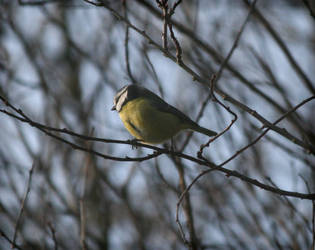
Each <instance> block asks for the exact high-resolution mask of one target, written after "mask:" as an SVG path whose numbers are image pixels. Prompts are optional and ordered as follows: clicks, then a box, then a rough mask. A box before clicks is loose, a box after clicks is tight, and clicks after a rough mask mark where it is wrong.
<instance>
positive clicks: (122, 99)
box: [116, 91, 128, 112]
mask: <svg viewBox="0 0 315 250" xmlns="http://www.w3.org/2000/svg"><path fill="white" fill-rule="evenodd" d="M127 95H128V91H125V92H124V93H122V94H121V95H120V97H119V99H118V101H117V103H116V110H117V111H118V112H119V111H120V110H121V107H122V106H123V105H124V103H125V101H126V100H127Z"/></svg>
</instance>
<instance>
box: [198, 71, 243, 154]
mask: <svg viewBox="0 0 315 250" xmlns="http://www.w3.org/2000/svg"><path fill="white" fill-rule="evenodd" d="M215 83H216V75H212V77H211V79H210V94H211V95H212V97H213V99H214V101H215V102H217V103H219V105H220V106H222V107H223V108H224V109H225V110H226V111H228V112H229V113H230V114H232V115H233V116H234V118H233V119H232V121H231V123H230V124H229V125H228V126H227V127H226V128H225V129H224V130H223V131H221V132H220V133H218V134H217V135H216V136H214V137H213V138H211V139H210V140H209V141H208V142H207V143H206V144H204V145H201V146H200V149H199V151H198V152H197V156H198V157H199V158H203V156H202V153H203V150H204V148H205V147H209V145H210V143H211V142H213V141H214V140H215V139H217V138H218V137H219V136H221V135H223V134H224V133H225V132H226V131H228V130H229V129H230V128H231V127H232V125H233V124H234V123H235V122H236V120H237V115H236V114H235V113H234V112H233V111H232V110H231V109H230V107H227V106H226V105H224V104H223V103H222V102H221V101H219V100H218V98H217V97H216V96H215V94H214V91H213V90H214V87H215ZM203 159H204V158H203Z"/></svg>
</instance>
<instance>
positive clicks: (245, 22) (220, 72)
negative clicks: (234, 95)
mask: <svg viewBox="0 0 315 250" xmlns="http://www.w3.org/2000/svg"><path fill="white" fill-rule="evenodd" d="M256 2H257V0H254V1H253V2H252V4H251V6H250V9H249V11H248V14H247V17H246V18H245V21H244V22H243V24H242V26H241V28H240V30H239V31H238V33H237V35H236V38H235V40H234V43H233V45H232V47H231V49H230V51H229V53H228V55H227V56H226V57H225V59H224V60H223V62H222V63H221V66H220V69H219V71H218V72H217V73H216V81H218V80H219V79H220V77H221V74H222V72H223V70H224V68H225V67H226V65H227V63H228V62H229V60H230V58H231V56H232V54H233V52H234V50H235V49H236V47H237V46H238V42H239V40H240V38H241V35H242V34H243V31H244V29H245V27H246V24H247V23H248V21H249V17H250V16H251V14H252V13H253V11H254V9H255V5H256Z"/></svg>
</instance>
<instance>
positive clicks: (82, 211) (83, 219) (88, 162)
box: [80, 129, 94, 250]
mask: <svg viewBox="0 0 315 250" xmlns="http://www.w3.org/2000/svg"><path fill="white" fill-rule="evenodd" d="M93 132H94V129H92V131H91V133H90V135H93ZM86 145H87V148H88V149H91V147H92V145H91V142H90V141H88V142H86ZM89 165H91V154H87V155H86V159H85V164H84V178H83V185H82V192H81V197H80V244H81V248H82V250H87V249H88V247H87V244H86V238H85V235H86V232H85V230H86V229H85V228H86V214H85V206H84V201H85V198H86V197H85V196H86V195H85V194H86V182H87V177H88V169H89Z"/></svg>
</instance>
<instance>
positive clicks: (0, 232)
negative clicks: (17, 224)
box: [0, 229, 22, 250]
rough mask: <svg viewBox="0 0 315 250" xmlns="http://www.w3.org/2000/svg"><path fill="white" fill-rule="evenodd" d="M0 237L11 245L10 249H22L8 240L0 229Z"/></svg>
mask: <svg viewBox="0 0 315 250" xmlns="http://www.w3.org/2000/svg"><path fill="white" fill-rule="evenodd" d="M0 236H1V237H3V238H4V239H5V240H6V241H7V242H9V243H10V244H11V248H12V246H13V248H16V249H19V250H22V248H21V247H20V246H19V245H17V244H15V243H14V242H13V241H12V240H10V238H9V237H8V236H7V235H6V234H5V232H3V231H2V230H1V229H0Z"/></svg>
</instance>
